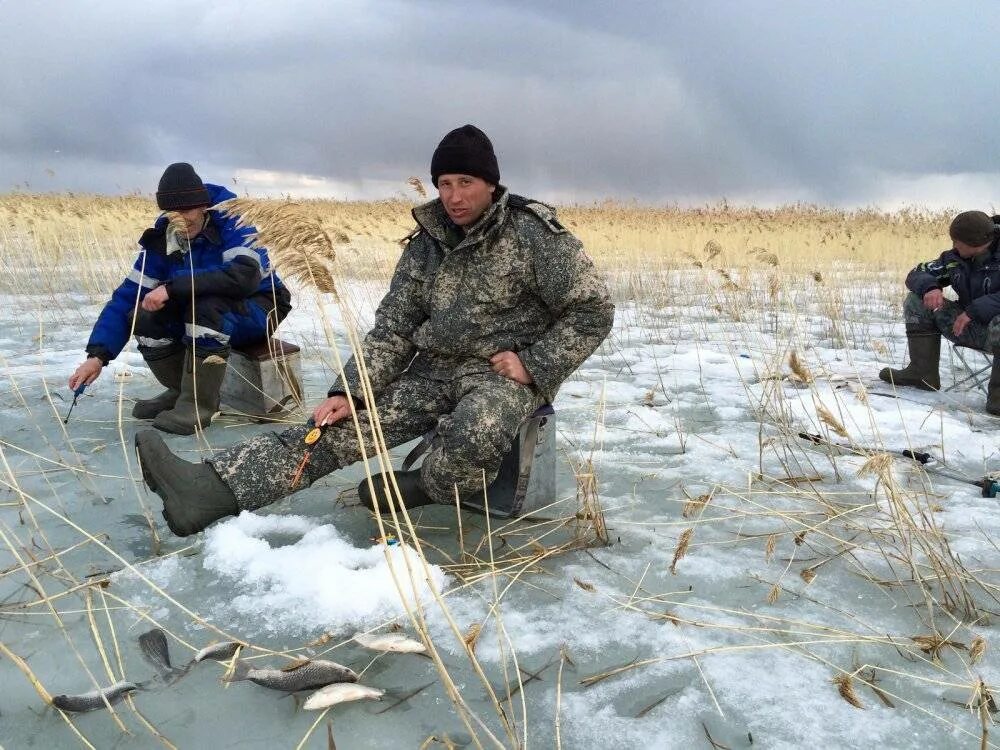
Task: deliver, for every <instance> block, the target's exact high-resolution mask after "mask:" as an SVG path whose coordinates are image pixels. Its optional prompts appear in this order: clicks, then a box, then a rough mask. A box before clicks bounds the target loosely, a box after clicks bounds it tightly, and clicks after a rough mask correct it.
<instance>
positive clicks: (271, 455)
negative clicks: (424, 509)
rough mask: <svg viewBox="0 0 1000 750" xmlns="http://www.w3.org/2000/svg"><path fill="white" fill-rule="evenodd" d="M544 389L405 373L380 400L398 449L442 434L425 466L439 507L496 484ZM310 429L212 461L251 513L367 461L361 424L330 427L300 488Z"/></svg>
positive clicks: (257, 441) (493, 379) (263, 439)
mask: <svg viewBox="0 0 1000 750" xmlns="http://www.w3.org/2000/svg"><path fill="white" fill-rule="evenodd" d="M543 401H544V399H543V398H542V396H541V395H540V394H539V392H538V389H537V388H535V387H534V386H533V385H532V386H525V385H521V384H520V383H516V382H515V381H513V380H510V379H509V378H505V377H503V376H501V375H497V374H496V373H493V372H482V373H475V374H471V375H462V376H460V377H456V378H454V379H452V380H440V379H434V378H429V377H424V376H422V375H418V374H415V373H411V372H406V373H403V375H401V376H400V377H399V378H397V379H396V380H395V381H393V382H392V383H391V384H390V385H389V387H388V388H387V389H386V390H385V392H384V393H383V394H381V396H380V397H379V398H377V399H376V406H377V410H378V416H379V421H380V424H381V428H382V436H383V438H384V440H385V443H386V445H387V446H388V447H389V448H393V447H395V446H397V445H402V444H403V443H406V442H409V441H410V440H412V439H414V438H417V437H421V436H422V435H423V434H424V433H426V432H428V431H429V430H431V429H433V428H435V427H436V428H437V437H436V438H435V440H434V442H433V443H432V445H431V447H430V449H429V450H428V452H427V454H426V456H425V458H424V462H423V464H422V465H421V468H420V478H421V483H422V484H423V486H424V490H425V491H426V492H427V494H428V496H430V497H431V498H432V499H433V500H434V501H435V502H439V503H453V502H454V501H455V488H456V487H457V488H458V492H459V495H460V496H463V497H464V496H467V495H469V494H473V493H475V492H477V491H478V492H481V491H482V488H483V474H484V472H485V475H486V482H487V483H489V482H492V481H493V479H495V478H496V475H497V472H498V470H499V468H500V463H501V461H502V460H503V457H504V455H506V453H507V452H508V451H509V450H510V447H511V444H512V443H513V440H514V437H515V435H516V434H517V430H518V427H519V425H520V424H521V422H523V421H524V420H525V419H526V418H527V417H529V416H530V415H531V414H532V412H534V411H535V409H537V408H538V407H539V406H541V405H542V403H543ZM358 422H359V423H360V425H361V434H362V437H363V439H364V446H365V452H366V454H367V455H368V456H369V457H371V456H373V455H375V447H374V445H373V444H372V434H371V433H372V431H371V427H370V425H369V424H368V414H367V413H366V412H364V411H359V412H358ZM307 432H308V429H307V428H306V427H293V428H291V429H288V430H285V431H284V432H281V433H273V432H272V433H268V434H265V435H258V436H256V437H253V438H250V439H249V440H247V441H245V442H242V443H239V444H237V445H234V446H233V447H231V448H228V449H226V450H224V451H222V452H221V453H218V454H216V455H215V456H214V457H213V458H211V459H209V460H208V463H209V464H211V466H212V467H213V468H214V469H215V471H216V473H217V474H218V475H219V476H220V477H221V478H222V480H223V481H224V482H225V483H226V484H227V485H228V486H229V488H230V489H231V490H232V491H233V494H234V495H235V496H236V501H237V503H238V504H239V506H240V508H241V509H243V510H255V509H256V508H260V507H262V506H264V505H269V504H270V503H273V502H275V501H276V500H279V499H281V498H283V497H285V496H287V495H290V494H291V493H293V492H296V491H298V490H301V489H305V488H306V487H308V486H309V485H310V484H312V483H313V482H315V481H316V480H318V479H319V478H320V477H324V476H326V475H327V474H329V473H330V472H331V471H335V470H337V469H341V468H344V467H346V466H350V465H351V464H353V463H355V462H356V461H360V460H361V459H362V452H361V443H360V441H359V440H358V433H357V430H356V429H355V426H354V420H353V419H351V418H347V419H344V420H342V421H340V422H338V423H336V424H334V425H331V426H330V427H328V428H327V429H326V431H325V432H324V434H323V437H322V438H320V440H319V442H318V443H316V444H315V445H314V446H313V448H314V450H313V452H312V455H311V457H310V459H309V463H308V464H307V465H306V468H305V470H304V471H303V472H302V475H301V478H300V480H299V482H298V483H297V484H295V486H293V482H294V477H295V473H296V470H297V469H298V467H299V465H300V463H301V462H302V457H303V455H304V453H305V450H306V445H305V444H304V443H303V438H304V437H305V435H306V433H307Z"/></svg>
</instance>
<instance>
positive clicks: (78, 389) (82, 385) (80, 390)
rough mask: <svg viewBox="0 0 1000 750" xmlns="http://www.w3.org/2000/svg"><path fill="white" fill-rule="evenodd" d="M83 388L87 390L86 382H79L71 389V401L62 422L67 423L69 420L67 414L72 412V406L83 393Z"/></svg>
mask: <svg viewBox="0 0 1000 750" xmlns="http://www.w3.org/2000/svg"><path fill="white" fill-rule="evenodd" d="M85 390H87V384H86V383H80V385H78V386H77V387H76V389H75V390H74V391H73V403H72V404H70V405H69V411H68V412H66V419H64V420H63V424H67V423H68V422H69V415H70V414H72V413H73V407H75V406H76V402H77V400H78V399H79V398H80V396H82V395H83V392H84V391H85Z"/></svg>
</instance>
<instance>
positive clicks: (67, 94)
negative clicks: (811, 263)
mask: <svg viewBox="0 0 1000 750" xmlns="http://www.w3.org/2000/svg"><path fill="white" fill-rule="evenodd" d="M996 18H997V14H996V13H995V12H994V11H993V9H992V6H991V5H989V4H987V3H983V4H976V3H966V4H962V3H950V2H949V3H944V2H941V3H923V4H904V3H886V4H869V3H861V2H854V1H853V0H851V1H850V2H841V3H837V4H836V5H835V6H830V7H817V6H816V5H815V4H810V3H806V2H791V1H790V0H789V1H787V2H770V3H731V2H703V3H697V4H696V3H657V2H638V3H628V4H626V3H614V4H612V3H606V2H600V1H599V0H585V1H583V2H572V3H563V2H557V3H547V4H546V3H527V2H520V0H517V1H513V2H506V3H476V2H464V3H459V2H446V1H443V0H442V1H439V2H422V3H404V2H378V3H374V2H373V3H366V2H338V3H324V2H319V1H318V0H297V1H295V2H286V3H282V4H278V3H263V2H261V3H247V2H235V1H234V0H217V2H214V3H212V4H208V5H206V4H204V3H200V2H193V1H191V0H171V2H169V3H166V2H160V1H159V0H149V2H146V3H143V4H142V5H141V6H137V5H135V4H134V3H125V2H120V1H113V2H102V3H100V4H86V5H85V4H82V3H48V4H30V5H29V4H21V3H17V4H15V3H13V2H10V1H9V0H8V1H7V2H4V0H0V48H2V49H4V54H5V59H6V60H8V64H6V65H4V66H2V67H0V101H3V102H4V107H3V109H2V110H0V189H3V188H5V187H9V186H13V185H14V184H17V183H24V182H30V183H31V185H32V187H34V188H37V189H59V188H71V189H91V190H103V191H114V190H122V189H124V190H129V189H135V188H139V189H143V190H147V191H148V190H150V189H152V187H153V186H154V185H155V181H156V178H157V176H158V175H159V172H160V171H161V170H162V167H163V165H164V164H166V163H168V162H170V161H175V160H178V159H186V160H190V161H193V162H195V163H196V164H197V165H198V166H199V169H201V171H202V172H203V173H204V174H205V175H206V177H207V178H211V179H215V180H222V181H226V180H228V179H230V178H231V176H232V175H234V174H236V173H237V172H238V171H240V170H251V169H256V170H264V171H267V172H269V173H283V174H287V175H313V176H316V177H320V178H325V179H326V180H328V181H329V184H330V185H331V186H335V187H336V191H342V192H343V193H344V194H362V193H365V191H366V190H368V191H371V190H374V191H375V192H378V191H382V192H385V190H386V189H387V186H393V185H398V186H399V187H398V188H388V189H390V190H392V189H402V184H403V180H405V178H406V177H408V176H409V175H411V174H418V175H421V176H423V175H425V174H426V171H427V164H428V162H429V159H430V153H431V151H432V150H433V148H434V146H435V144H436V143H437V141H438V139H439V138H440V137H441V135H442V134H443V133H444V132H445V131H447V130H448V129H450V128H451V127H454V126H456V125H459V124H462V123H464V122H474V123H476V124H478V125H480V126H481V127H483V128H484V129H485V130H486V131H487V132H488V133H489V134H490V136H491V137H492V138H493V141H494V143H495V145H496V147H497V151H498V154H499V156H500V159H501V171H502V173H503V175H504V180H505V182H507V183H508V184H511V185H512V186H513V187H515V188H516V189H517V190H518V191H519V192H527V193H534V194H538V195H542V196H558V197H561V198H564V199H590V198H595V197H602V196H615V197H620V198H632V197H637V198H640V199H642V200H657V201H660V200H678V201H704V200H713V199H718V198H721V197H729V198H737V199H744V200H763V201H773V200H782V201H785V200H796V199H801V200H813V201H832V202H839V203H863V202H867V201H871V200H886V199H887V197H886V196H887V195H892V196H893V199H895V196H896V194H897V193H900V191H903V192H904V193H905V190H906V189H907V188H906V185H911V186H912V189H913V190H914V191H916V192H917V193H921V191H923V192H922V193H921V194H915V195H913V196H912V200H913V202H919V201H920V200H921V199H922V198H923V199H927V200H929V199H933V200H938V201H939V200H944V199H947V198H948V195H947V193H948V191H953V192H955V193H956V195H955V197H954V200H953V202H954V203H956V204H958V203H961V202H962V201H963V200H970V199H971V198H972V196H973V195H974V196H976V198H977V199H978V197H979V194H980V193H981V192H982V185H983V184H984V183H985V182H988V181H986V180H984V179H983V176H985V175H991V174H994V173H996V174H1000V148H998V146H1000V143H998V140H1000V136H998V135H997V131H996V129H995V128H994V127H993V123H994V122H996V121H997V120H998V116H1000V99H998V98H997V97H996V96H995V94H994V92H993V90H992V88H991V87H992V79H993V77H994V72H995V70H996V63H995V55H994V54H993V51H992V50H993V44H994V42H995V39H996V38H997V36H998V32H1000V22H998V21H997V20H995V19H996ZM46 169H51V170H54V171H55V173H56V176H55V177H54V178H53V177H51V176H49V175H48V173H46V172H45V170H46ZM970 176H971V177H970ZM931 177H933V178H934V180H930V179H929V178H931ZM967 178H969V179H967ZM279 182H280V180H279ZM932 183H933V185H934V186H935V187H934V189H933V190H931V191H930V192H927V186H928V185H930V184H932ZM973 185H974V186H975V187H974V188H973V187H970V186H973ZM365 186H367V187H365ZM373 186H374V187H373ZM889 186H892V187H891V189H890V187H889ZM921 186H922V187H921ZM261 187H266V185H261ZM893 191H895V192H893ZM963 191H964V193H965V194H963ZM942 192H943V193H944V195H942Z"/></svg>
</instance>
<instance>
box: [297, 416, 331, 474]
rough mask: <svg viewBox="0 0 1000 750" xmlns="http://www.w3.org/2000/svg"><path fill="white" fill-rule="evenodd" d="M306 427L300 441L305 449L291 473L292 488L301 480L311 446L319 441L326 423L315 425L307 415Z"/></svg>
mask: <svg viewBox="0 0 1000 750" xmlns="http://www.w3.org/2000/svg"><path fill="white" fill-rule="evenodd" d="M306 427H308V428H309V431H308V432H307V433H306V434H305V436H304V437H303V438H302V442H303V444H304V445H305V446H306V449H305V452H304V453H303V454H302V460H301V461H299V465H298V466H297V467H295V474H293V475H292V489H293V490H294V489H295V488H296V487H298V486H299V482H300V481H302V473H303V472H304V471H305V470H306V466H308V464H309V459H310V458H312V452H313V446H314V445H316V443H318V442H319V439H320V438H321V437H323V433H324V432H326V428H327V425H322V426H319V427H317V426H316V420H315V419H313V418H312V417H309V421H308V422H306Z"/></svg>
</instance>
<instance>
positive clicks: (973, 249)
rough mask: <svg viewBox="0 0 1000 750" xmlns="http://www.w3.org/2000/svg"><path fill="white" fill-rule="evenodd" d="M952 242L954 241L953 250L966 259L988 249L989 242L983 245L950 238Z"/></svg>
mask: <svg viewBox="0 0 1000 750" xmlns="http://www.w3.org/2000/svg"><path fill="white" fill-rule="evenodd" d="M952 242H953V243H954V247H955V251H956V252H957V253H958V254H959V255H961V256H962V257H963V258H966V259H968V258H975V257H976V256H977V255H981V254H982V253H985V252H986V251H987V250H989V249H990V243H989V242H987V243H986V244H985V245H966V244H965V243H964V242H959V241H958V240H952Z"/></svg>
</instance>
